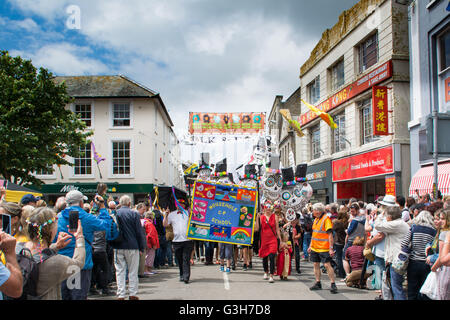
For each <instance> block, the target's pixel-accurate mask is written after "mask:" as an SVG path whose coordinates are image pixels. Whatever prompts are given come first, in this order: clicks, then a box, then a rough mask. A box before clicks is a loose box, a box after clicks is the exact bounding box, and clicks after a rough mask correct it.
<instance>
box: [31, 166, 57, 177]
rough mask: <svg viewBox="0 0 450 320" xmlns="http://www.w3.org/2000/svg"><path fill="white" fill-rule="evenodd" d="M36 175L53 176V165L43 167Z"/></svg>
mask: <svg viewBox="0 0 450 320" xmlns="http://www.w3.org/2000/svg"><path fill="white" fill-rule="evenodd" d="M35 175H37V176H51V175H53V167H52V166H47V168H45V169H41V170H38V171H36V172H35Z"/></svg>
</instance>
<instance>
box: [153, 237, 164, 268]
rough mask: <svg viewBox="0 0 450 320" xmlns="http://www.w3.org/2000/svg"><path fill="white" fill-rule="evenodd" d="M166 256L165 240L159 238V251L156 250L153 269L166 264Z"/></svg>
mask: <svg viewBox="0 0 450 320" xmlns="http://www.w3.org/2000/svg"><path fill="white" fill-rule="evenodd" d="M166 256H167V240H166V237H165V236H163V237H160V238H159V249H157V250H156V255H155V262H154V265H155V268H158V267H161V266H163V265H165V264H166Z"/></svg>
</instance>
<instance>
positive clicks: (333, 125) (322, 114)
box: [300, 99, 337, 129]
mask: <svg viewBox="0 0 450 320" xmlns="http://www.w3.org/2000/svg"><path fill="white" fill-rule="evenodd" d="M300 100H301V101H302V102H303V103H304V104H305V105H306V106H307V107H308V108H309V109H310V110H311V111H312V112H314V113H315V114H317V115H318V116H319V117H321V118H322V120H323V121H325V122H326V123H327V124H328V125H329V126H330V127H331V129H336V128H337V124H336V123H334V121H333V118H332V117H331V116H330V115H329V114H328V113H326V112H323V111H321V110H319V109H317V108H316V107H314V106H313V105H311V104H309V103H307V102H306V101H305V100H303V99H300Z"/></svg>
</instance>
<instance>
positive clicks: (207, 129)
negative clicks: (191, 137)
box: [189, 112, 266, 134]
mask: <svg viewBox="0 0 450 320" xmlns="http://www.w3.org/2000/svg"><path fill="white" fill-rule="evenodd" d="M265 118H266V114H265V112H249V113H203V112H189V133H190V134H255V133H262V132H264V125H265Z"/></svg>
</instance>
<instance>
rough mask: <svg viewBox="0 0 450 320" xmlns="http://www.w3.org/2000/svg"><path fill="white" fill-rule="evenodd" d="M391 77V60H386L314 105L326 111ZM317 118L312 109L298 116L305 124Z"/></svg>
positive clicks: (302, 123) (301, 122)
mask: <svg viewBox="0 0 450 320" xmlns="http://www.w3.org/2000/svg"><path fill="white" fill-rule="evenodd" d="M390 77H392V61H391V60H389V61H388V62H386V63H384V64H382V65H381V66H379V67H378V68H376V69H375V70H373V71H372V72H370V73H368V74H366V75H365V76H363V77H362V78H360V79H358V80H357V81H355V82H353V83H352V84H350V85H348V86H347V87H345V88H344V89H343V90H341V91H339V92H338V93H336V94H334V95H333V96H331V97H330V98H328V99H326V100H325V101H324V102H322V103H321V104H319V105H317V106H316V107H317V108H318V109H319V110H321V111H324V112H328V111H330V110H332V109H334V108H336V107H337V106H339V105H341V104H342V103H344V102H346V101H348V100H350V99H352V98H353V97H355V96H357V95H358V94H360V93H362V92H364V91H366V90H367V89H369V88H371V87H372V86H374V85H376V84H378V83H380V82H382V81H384V80H386V79H389V78H390ZM315 118H317V114H316V113H315V112H312V111H308V112H306V113H304V114H302V115H301V116H300V117H299V122H300V125H302V126H303V125H305V124H307V123H308V122H311V121H312V120H314V119H315Z"/></svg>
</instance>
